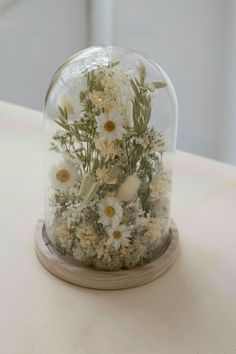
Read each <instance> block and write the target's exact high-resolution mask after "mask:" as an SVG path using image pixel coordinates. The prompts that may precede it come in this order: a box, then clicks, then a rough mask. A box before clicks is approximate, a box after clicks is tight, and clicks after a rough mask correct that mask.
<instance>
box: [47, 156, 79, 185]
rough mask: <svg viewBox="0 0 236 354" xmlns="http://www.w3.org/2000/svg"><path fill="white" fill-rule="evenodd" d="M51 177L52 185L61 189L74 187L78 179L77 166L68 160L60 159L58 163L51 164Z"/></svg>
mask: <svg viewBox="0 0 236 354" xmlns="http://www.w3.org/2000/svg"><path fill="white" fill-rule="evenodd" d="M49 177H50V180H51V183H52V186H53V187H54V188H56V189H60V190H61V191H66V190H67V189H68V188H69V187H73V186H74V185H75V184H76V182H77V180H78V175H77V170H76V168H75V166H74V165H72V164H71V163H69V162H66V161H60V162H58V164H57V165H53V166H51V169H50V171H49Z"/></svg>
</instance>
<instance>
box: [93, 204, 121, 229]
mask: <svg viewBox="0 0 236 354" xmlns="http://www.w3.org/2000/svg"><path fill="white" fill-rule="evenodd" d="M98 212H99V215H100V218H99V222H100V223H101V224H103V225H104V226H112V227H113V226H115V225H119V223H120V220H121V218H122V207H121V205H120V203H119V201H118V199H117V198H115V197H107V198H104V199H102V200H101V201H100V202H99V204H98Z"/></svg>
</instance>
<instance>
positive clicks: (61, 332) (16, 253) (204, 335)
mask: <svg viewBox="0 0 236 354" xmlns="http://www.w3.org/2000/svg"><path fill="white" fill-rule="evenodd" d="M41 142H42V132H41V113H40V112H36V111H33V110H30V109H26V108H23V107H19V106H15V105H11V104H7V103H3V102H2V103H0V149H1V150H0V151H1V169H0V176H1V179H0V196H1V213H0V235H1V247H0V286H1V287H0V353H1V354H53V353H56V354H108V353H109V354H118V353H119V354H121V353H122V354H126V353H127V354H154V353H155V354H157V353H160V354H169V353H171V354H217V353H219V354H231V353H236V167H233V166H230V165H226V164H222V163H219V162H216V161H213V160H209V159H205V158H202V157H199V156H195V155H191V154H187V153H183V152H178V153H177V154H176V163H175V178H174V193H173V208H172V215H173V217H174V219H175V221H176V223H177V225H178V228H179V232H180V244H181V248H180V253H179V256H178V258H177V260H176V262H175V264H174V265H173V267H172V268H171V269H170V270H169V272H168V273H166V274H165V275H164V276H162V277H161V278H159V279H158V280H156V281H154V282H152V283H150V284H147V285H145V286H142V287H139V288H134V289H130V290H122V291H98V290H89V289H84V288H80V287H76V286H74V285H71V284H68V283H66V282H63V281H61V280H60V279H57V278H56V277H54V276H53V275H51V274H50V273H48V272H47V271H46V270H45V269H44V268H43V267H42V266H41V265H40V264H39V262H38V260H37V258H36V256H35V253H34V227H35V224H36V222H37V219H38V218H39V217H41V216H42V214H43V160H42V149H41Z"/></svg>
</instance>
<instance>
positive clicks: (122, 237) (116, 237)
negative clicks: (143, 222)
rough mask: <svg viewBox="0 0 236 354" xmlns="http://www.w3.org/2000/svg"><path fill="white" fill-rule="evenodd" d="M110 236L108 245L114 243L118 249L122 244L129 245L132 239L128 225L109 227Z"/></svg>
mask: <svg viewBox="0 0 236 354" xmlns="http://www.w3.org/2000/svg"><path fill="white" fill-rule="evenodd" d="M107 233H108V235H109V238H108V240H107V244H108V245H113V246H114V247H115V249H116V250H117V249H118V248H120V246H121V245H122V246H128V245H129V241H130V240H129V239H130V232H129V229H128V228H127V226H125V225H119V226H115V227H111V228H109V229H107Z"/></svg>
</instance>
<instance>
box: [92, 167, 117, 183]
mask: <svg viewBox="0 0 236 354" xmlns="http://www.w3.org/2000/svg"><path fill="white" fill-rule="evenodd" d="M96 176H97V181H98V182H99V183H100V184H103V183H104V184H116V181H117V176H118V170H117V171H115V170H114V169H110V168H105V167H103V168H97V170H96Z"/></svg>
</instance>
